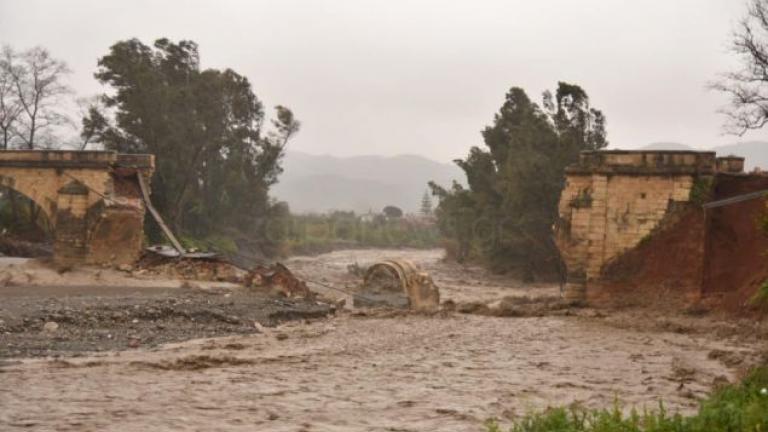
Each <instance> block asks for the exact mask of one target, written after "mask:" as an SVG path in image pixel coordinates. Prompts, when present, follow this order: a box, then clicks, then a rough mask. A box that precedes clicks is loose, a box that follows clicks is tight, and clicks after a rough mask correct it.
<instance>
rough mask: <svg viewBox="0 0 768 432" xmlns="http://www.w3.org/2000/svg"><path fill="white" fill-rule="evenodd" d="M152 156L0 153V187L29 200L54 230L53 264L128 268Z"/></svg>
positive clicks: (139, 234)
mask: <svg viewBox="0 0 768 432" xmlns="http://www.w3.org/2000/svg"><path fill="white" fill-rule="evenodd" d="M153 170H154V157H153V156H152V155H123V154H118V153H116V152H110V151H84V152H81V151H50V150H6V151H0V185H3V186H6V187H8V188H11V189H13V190H16V191H17V192H19V193H21V194H23V195H25V196H27V197H28V198H30V199H31V200H32V201H34V202H35V203H36V204H37V205H38V206H39V207H40V208H41V209H42V211H43V212H44V213H45V214H46V216H47V217H48V220H49V222H50V225H51V226H52V227H53V241H54V256H53V258H54V261H55V262H56V264H57V265H60V266H73V265H78V264H84V263H88V264H111V265H120V264H130V263H133V262H134V261H135V260H136V259H138V258H139V256H140V254H141V250H142V242H143V237H144V229H143V223H144V213H145V211H146V208H145V203H144V201H143V199H142V197H141V192H140V189H139V184H138V176H144V179H145V180H146V181H147V182H148V180H149V179H150V178H151V176H152V172H153Z"/></svg>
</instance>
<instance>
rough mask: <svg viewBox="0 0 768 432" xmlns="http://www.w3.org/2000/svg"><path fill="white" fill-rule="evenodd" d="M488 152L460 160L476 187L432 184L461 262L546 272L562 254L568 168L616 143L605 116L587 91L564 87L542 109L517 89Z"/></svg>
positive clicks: (488, 135)
mask: <svg viewBox="0 0 768 432" xmlns="http://www.w3.org/2000/svg"><path fill="white" fill-rule="evenodd" d="M482 137H483V140H484V142H485V146H486V147H487V149H482V148H479V147H472V148H471V149H470V151H469V155H468V156H467V157H466V158H465V159H459V160H456V161H455V162H456V164H458V165H459V167H461V168H462V170H463V171H464V173H465V174H466V176H467V184H468V186H469V188H468V189H466V188H464V187H462V186H461V185H459V184H454V185H453V187H452V189H451V190H446V189H444V188H442V187H440V186H438V185H436V184H434V183H431V184H430V186H431V188H432V192H433V194H434V195H436V196H437V197H438V198H439V200H440V202H439V205H438V207H437V210H436V214H437V216H438V225H439V226H440V228H441V230H442V232H443V234H444V235H446V236H448V237H451V238H453V239H455V240H456V241H457V242H458V244H459V253H458V254H457V257H458V258H459V259H465V258H467V257H468V256H471V255H473V254H474V255H477V256H478V258H481V259H482V260H483V261H485V262H486V263H487V264H488V265H489V266H490V267H491V268H492V269H494V270H497V271H505V270H509V269H512V268H521V269H522V270H524V271H525V272H526V274H533V273H536V272H541V271H545V270H547V269H548V268H552V267H551V266H553V265H556V262H554V259H555V257H556V256H557V254H556V251H555V250H553V248H554V244H553V242H552V241H551V234H552V225H553V224H554V223H555V221H556V219H557V203H558V199H559V194H560V191H561V190H562V188H563V184H564V180H565V176H564V169H565V167H566V166H567V165H568V164H570V163H573V162H575V161H576V160H577V158H578V155H579V152H581V151H583V150H597V149H600V148H603V147H605V146H606V145H607V144H608V142H607V140H606V133H605V117H604V116H603V114H602V113H601V112H600V111H599V110H596V109H594V108H591V106H590V104H589V97H588V96H587V94H586V92H584V90H583V89H581V87H579V86H576V85H572V84H567V83H562V82H561V83H559V84H558V88H557V91H556V92H555V94H554V95H553V94H552V93H550V92H545V93H544V96H543V100H542V104H541V106H539V105H538V104H536V103H534V102H532V101H531V100H530V98H529V97H528V95H527V94H526V93H525V91H524V90H523V89H521V88H517V87H513V88H512V89H510V91H509V92H508V93H507V94H506V98H505V101H504V104H503V105H502V106H501V108H500V110H499V112H498V113H497V114H496V115H495V116H494V120H493V124H492V125H490V126H487V127H486V128H485V129H484V130H483V131H482Z"/></svg>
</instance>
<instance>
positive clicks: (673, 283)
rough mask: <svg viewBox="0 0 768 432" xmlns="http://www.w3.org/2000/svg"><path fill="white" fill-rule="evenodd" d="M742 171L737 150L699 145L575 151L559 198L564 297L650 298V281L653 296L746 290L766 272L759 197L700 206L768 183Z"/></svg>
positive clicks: (762, 204)
mask: <svg viewBox="0 0 768 432" xmlns="http://www.w3.org/2000/svg"><path fill="white" fill-rule="evenodd" d="M743 169H744V158H741V157H735V156H727V157H717V155H716V154H715V153H714V152H706V151H648V150H646V151H624V150H608V151H591V152H583V153H582V154H581V156H580V159H579V161H578V162H577V163H576V164H574V165H572V166H569V167H568V168H567V169H566V185H565V189H564V190H563V192H562V194H561V196H560V204H559V218H558V223H557V232H556V234H557V236H556V239H557V244H558V247H559V249H560V252H561V255H562V257H563V261H564V263H565V265H566V268H567V282H566V296H567V297H569V298H572V299H586V300H589V301H593V300H600V298H604V297H606V296H608V297H613V298H616V297H625V296H627V295H631V294H635V293H634V292H633V291H637V292H639V293H640V292H641V290H642V292H641V294H642V293H644V294H645V295H646V296H647V297H651V296H652V295H650V294H649V292H648V291H647V290H646V288H647V287H650V286H654V287H655V289H658V290H659V293H660V295H659V298H662V297H664V296H666V295H668V294H669V295H682V296H685V297H687V298H689V299H694V300H695V299H696V298H698V297H701V296H702V295H704V294H708V293H710V292H714V291H723V292H737V291H743V293H744V294H743V295H742V297H745V296H747V295H748V292H750V290H751V292H754V290H755V287H756V284H760V283H762V282H763V281H764V280H765V277H766V276H768V275H766V274H764V273H766V272H764V271H762V270H760V269H762V268H764V267H765V266H764V264H763V261H762V254H763V251H764V250H765V249H766V248H768V244H767V241H766V239H765V237H764V236H763V235H761V234H760V231H759V228H758V220H759V219H760V217H762V215H764V211H765V208H766V199H765V197H763V196H759V197H758V198H757V199H753V200H751V201H744V202H740V203H738V204H734V205H731V206H727V207H723V208H717V209H712V210H706V209H705V208H706V206H703V204H705V203H706V202H710V201H716V200H722V199H730V198H732V197H735V196H738V195H740V194H745V193H755V191H764V190H767V189H768V176H767V175H766V174H764V173H745V172H744V170H743ZM662 290H663V295H661V293H662ZM614 291H615V292H614ZM740 295H741V294H740Z"/></svg>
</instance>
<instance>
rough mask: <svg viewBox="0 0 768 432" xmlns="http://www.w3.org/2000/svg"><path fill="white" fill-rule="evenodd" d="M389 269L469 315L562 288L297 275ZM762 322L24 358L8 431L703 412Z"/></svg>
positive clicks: (208, 343) (372, 327)
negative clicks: (633, 410) (621, 410)
mask: <svg viewBox="0 0 768 432" xmlns="http://www.w3.org/2000/svg"><path fill="white" fill-rule="evenodd" d="M383 256H387V257H389V256H395V257H401V258H407V259H410V260H412V261H415V262H417V263H419V264H421V265H422V266H423V267H425V268H426V269H427V270H428V271H430V272H431V273H432V275H433V277H434V278H435V280H436V281H437V283H438V284H439V285H440V287H441V289H442V294H443V299H452V300H454V301H457V302H459V301H482V302H487V303H493V302H495V301H497V299H498V297H503V296H509V295H511V296H518V295H530V296H546V295H550V294H552V292H556V290H557V287H554V286H546V285H542V286H533V287H529V286H526V285H524V284H521V283H518V282H515V281H510V280H505V279H504V278H502V277H496V276H489V275H486V274H484V272H482V271H481V270H479V269H476V268H462V267H458V266H453V265H450V264H445V263H443V262H441V261H440V260H439V258H440V255H439V252H438V251H394V252H393V251H351V252H345V251H341V252H334V253H332V254H326V255H321V256H319V257H314V258H297V259H293V260H291V261H290V262H289V266H290V267H291V268H292V269H293V270H294V271H295V272H296V273H298V274H305V273H306V274H307V275H308V276H310V275H311V276H312V277H311V279H313V280H317V281H319V282H322V283H323V284H331V285H334V286H344V284H353V283H354V278H353V277H351V276H349V275H348V273H347V269H346V266H347V265H348V264H351V263H352V262H354V261H355V260H357V261H358V263H359V264H362V265H364V264H365V263H366V262H367V261H369V260H370V261H372V260H376V259H379V258H380V257H383ZM313 288H316V287H314V286H313ZM316 289H319V288H316ZM328 294H329V295H330V293H328ZM337 295H338V296H340V297H343V296H344V295H345V294H343V293H340V292H337ZM750 325H752V324H750V323H732V322H720V321H717V320H715V319H714V318H708V317H706V316H695V317H692V316H676V317H672V316H669V317H665V316H662V315H659V314H656V313H654V312H653V311H637V310H614V311H605V310H601V311H595V310H590V309H579V310H574V311H569V312H568V313H565V314H559V315H557V316H554V315H552V316H542V317H529V318H498V317H488V316H478V315H467V314H460V313H456V312H447V313H437V314H433V315H415V314H404V313H394V314H392V313H383V312H367V313H358V312H355V311H348V312H342V313H339V315H338V316H336V317H332V318H327V319H318V320H314V321H312V322H304V321H295V322H289V323H285V324H283V325H280V326H278V327H276V328H265V329H262V331H260V332H256V333H254V334H247V335H237V336H230V337H223V338H214V339H205V340H194V341H188V342H183V343H179V344H173V345H164V346H162V347H160V348H153V349H148V348H145V347H141V346H140V347H137V348H134V349H129V350H127V351H118V352H115V351H109V352H105V353H101V354H97V355H89V356H86V357H83V358H69V359H63V360H62V359H51V358H48V359H20V360H18V361H16V360H14V361H12V362H10V363H6V364H4V365H3V366H2V367H1V368H0V426H1V427H0V429H2V430H57V431H58V430H71V431H83V430H94V431H96V430H121V431H123V430H124V431H146V430H153V431H158V430H159V431H163V430H166V431H171V430H173V431H178V430H182V431H198V430H199V431H215V430H222V431H225V430H226V431H230V430H243V431H246V430H247V431H251V430H274V431H361V430H365V431H392V430H400V431H411V430H412V431H431V430H435V431H437V430H456V431H463V430H466V431H476V430H479V429H480V428H481V424H482V422H483V421H484V420H485V419H487V418H489V417H496V418H499V419H501V420H502V421H503V420H504V419H507V418H510V417H512V416H515V415H520V414H523V413H525V412H527V411H530V410H534V409H541V408H544V407H546V406H549V405H561V404H568V403H572V402H578V403H581V404H584V405H587V406H594V407H604V406H610V405H611V404H613V402H614V400H615V399H616V398H618V399H620V400H622V401H623V402H624V403H626V404H627V405H632V406H636V407H638V408H643V407H648V408H655V407H656V406H657V405H658V401H659V400H660V399H663V400H664V402H665V406H666V407H667V408H669V409H671V410H680V411H690V410H692V409H694V408H695V407H696V404H697V400H698V399H699V398H701V397H703V396H704V395H706V394H707V392H709V391H710V389H711V388H712V386H713V385H715V384H716V383H718V382H723V381H725V380H734V379H736V377H737V376H738V374H739V373H740V371H741V370H743V369H744V368H745V367H747V366H748V365H749V364H750V363H752V362H754V361H755V360H756V359H757V358H758V357H759V356H761V355H762V353H763V350H764V348H765V347H764V341H763V340H761V339H760V335H762V334H763V333H761V332H762V331H764V327H763V326H761V325H759V324H756V325H755V327H754V328H752V327H749V326H750ZM740 326H746V327H743V328H742V327H740ZM748 334H752V335H753V336H752V337H749V336H748Z"/></svg>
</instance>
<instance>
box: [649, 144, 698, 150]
mask: <svg viewBox="0 0 768 432" xmlns="http://www.w3.org/2000/svg"><path fill="white" fill-rule="evenodd" d="M643 150H695V149H694V148H693V147H691V146H687V145H685V144H680V143H676V142H656V143H653V144H648V145H647V146H645V147H643Z"/></svg>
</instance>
